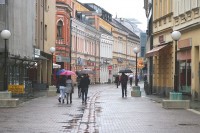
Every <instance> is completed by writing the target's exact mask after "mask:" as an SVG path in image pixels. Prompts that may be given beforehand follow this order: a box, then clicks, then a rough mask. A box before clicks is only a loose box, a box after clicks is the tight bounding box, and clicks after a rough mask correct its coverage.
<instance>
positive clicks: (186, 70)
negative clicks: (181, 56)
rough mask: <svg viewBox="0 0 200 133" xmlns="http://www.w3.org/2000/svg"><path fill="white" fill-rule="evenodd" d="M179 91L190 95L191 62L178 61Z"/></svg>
mask: <svg viewBox="0 0 200 133" xmlns="http://www.w3.org/2000/svg"><path fill="white" fill-rule="evenodd" d="M179 91H180V92H182V93H187V94H190V93H191V60H184V61H180V65H179Z"/></svg>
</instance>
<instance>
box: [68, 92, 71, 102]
mask: <svg viewBox="0 0 200 133" xmlns="http://www.w3.org/2000/svg"><path fill="white" fill-rule="evenodd" d="M68 99H69V100H70V103H72V93H67V103H68Z"/></svg>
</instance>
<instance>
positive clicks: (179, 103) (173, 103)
mask: <svg viewBox="0 0 200 133" xmlns="http://www.w3.org/2000/svg"><path fill="white" fill-rule="evenodd" d="M162 106H163V108H165V109H189V108H190V100H163V101H162Z"/></svg>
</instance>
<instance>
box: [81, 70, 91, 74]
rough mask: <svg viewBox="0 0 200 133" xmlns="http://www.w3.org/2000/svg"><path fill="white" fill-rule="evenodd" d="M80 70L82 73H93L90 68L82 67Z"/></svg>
mask: <svg viewBox="0 0 200 133" xmlns="http://www.w3.org/2000/svg"><path fill="white" fill-rule="evenodd" d="M80 72H81V73H82V74H94V71H92V69H83V70H80Z"/></svg>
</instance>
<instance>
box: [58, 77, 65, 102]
mask: <svg viewBox="0 0 200 133" xmlns="http://www.w3.org/2000/svg"><path fill="white" fill-rule="evenodd" d="M58 85H59V89H60V97H59V99H58V101H59V102H60V103H61V100H62V103H64V99H65V90H66V76H64V75H60V79H59V83H58Z"/></svg>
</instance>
